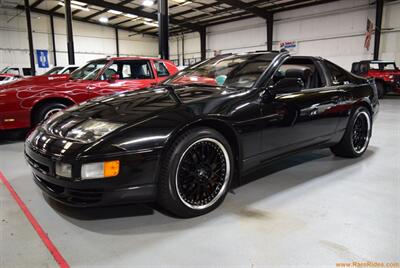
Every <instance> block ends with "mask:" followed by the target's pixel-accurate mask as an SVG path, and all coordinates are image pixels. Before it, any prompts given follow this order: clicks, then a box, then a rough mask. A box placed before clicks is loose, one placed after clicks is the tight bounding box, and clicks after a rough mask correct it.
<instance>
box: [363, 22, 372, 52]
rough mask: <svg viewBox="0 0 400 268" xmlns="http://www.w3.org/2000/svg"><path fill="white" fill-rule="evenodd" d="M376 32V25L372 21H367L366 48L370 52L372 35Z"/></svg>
mask: <svg viewBox="0 0 400 268" xmlns="http://www.w3.org/2000/svg"><path fill="white" fill-rule="evenodd" d="M373 32H374V24H373V23H372V21H371V20H370V19H368V20H367V31H366V32H365V41H364V47H365V48H366V49H367V50H368V51H369V49H370V47H371V39H372V33H373Z"/></svg>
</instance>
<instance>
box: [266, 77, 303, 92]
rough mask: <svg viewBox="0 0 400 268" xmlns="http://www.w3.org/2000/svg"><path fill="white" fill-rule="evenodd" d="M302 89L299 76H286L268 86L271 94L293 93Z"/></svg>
mask: <svg viewBox="0 0 400 268" xmlns="http://www.w3.org/2000/svg"><path fill="white" fill-rule="evenodd" d="M303 89H304V82H303V80H302V79H300V78H295V77H287V78H283V79H281V80H279V81H278V82H277V83H276V84H275V85H273V86H271V87H270V92H271V93H272V94H283V93H295V92H300V91H302V90H303Z"/></svg>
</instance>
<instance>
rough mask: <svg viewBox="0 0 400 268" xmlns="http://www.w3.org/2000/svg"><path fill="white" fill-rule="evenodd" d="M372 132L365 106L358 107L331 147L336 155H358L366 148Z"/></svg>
mask: <svg viewBox="0 0 400 268" xmlns="http://www.w3.org/2000/svg"><path fill="white" fill-rule="evenodd" d="M371 134H372V120H371V115H370V113H369V111H368V109H367V108H365V107H358V108H357V109H356V110H355V111H354V112H353V114H352V115H351V117H350V120H349V123H348V125H347V128H346V131H345V133H344V135H343V137H342V139H341V141H340V142H339V143H338V144H336V145H334V146H332V147H331V151H332V152H333V154H335V155H336V156H340V157H347V158H355V157H360V156H361V155H363V154H364V152H365V151H366V150H367V148H368V144H369V141H370V138H371Z"/></svg>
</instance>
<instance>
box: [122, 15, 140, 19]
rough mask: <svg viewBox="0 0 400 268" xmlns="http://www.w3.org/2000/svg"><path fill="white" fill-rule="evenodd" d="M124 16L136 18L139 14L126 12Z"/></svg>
mask: <svg viewBox="0 0 400 268" xmlns="http://www.w3.org/2000/svg"><path fill="white" fill-rule="evenodd" d="M124 16H125V17H128V18H131V19H135V18H137V17H138V16H137V15H133V14H125V15H124Z"/></svg>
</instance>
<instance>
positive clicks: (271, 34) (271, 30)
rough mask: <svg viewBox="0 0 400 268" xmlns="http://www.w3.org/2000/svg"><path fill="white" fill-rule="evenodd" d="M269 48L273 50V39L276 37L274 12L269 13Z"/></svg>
mask: <svg viewBox="0 0 400 268" xmlns="http://www.w3.org/2000/svg"><path fill="white" fill-rule="evenodd" d="M266 22H267V50H268V51H272V41H273V38H274V13H268V15H267V20H266Z"/></svg>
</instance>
